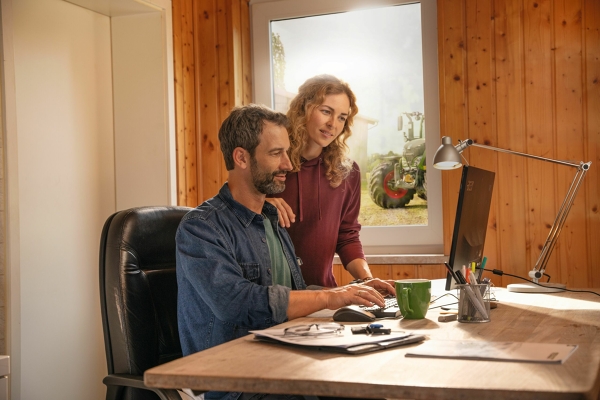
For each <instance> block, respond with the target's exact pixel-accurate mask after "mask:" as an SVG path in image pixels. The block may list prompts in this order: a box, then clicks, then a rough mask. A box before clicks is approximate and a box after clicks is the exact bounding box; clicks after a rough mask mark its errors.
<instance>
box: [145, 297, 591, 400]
mask: <svg viewBox="0 0 600 400" xmlns="http://www.w3.org/2000/svg"><path fill="white" fill-rule="evenodd" d="M494 291H495V295H496V297H497V298H498V300H499V301H500V303H499V305H498V308H496V309H494V310H492V313H491V322H489V323H480V324H477V323H475V324H467V323H459V322H456V321H454V322H446V323H444V322H438V321H437V318H438V315H439V313H440V309H439V308H438V309H431V310H430V311H429V312H428V314H427V317H426V318H425V319H423V320H402V319H400V320H387V321H384V322H383V323H384V324H385V325H386V326H387V327H392V328H394V329H402V330H407V331H413V332H416V333H422V334H425V335H427V336H428V338H429V340H436V341H444V340H465V339H467V340H486V341H514V342H540V343H564V344H577V345H579V348H578V349H577V351H575V353H574V354H573V355H572V356H571V357H570V358H569V359H568V360H567V361H566V362H565V363H564V364H559V365H549V364H537V363H522V362H502V361H474V360H455V359H431V358H407V357H405V353H406V352H407V350H408V349H409V348H412V347H413V346H418V345H411V346H406V347H398V348H394V349H389V350H384V351H380V352H375V353H370V354H364V355H358V356H352V355H340V354H333V353H326V352H320V351H315V350H310V349H298V348H290V347H286V346H283V345H278V344H271V343H264V342H258V341H255V340H253V335H249V336H246V337H243V338H240V339H237V340H234V341H231V342H228V343H225V344H223V345H221V346H218V347H214V348H212V349H208V350H205V351H202V352H200V353H196V354H192V355H190V356H187V357H184V358H181V359H179V360H175V361H172V362H170V363H168V364H164V365H161V366H159V367H156V368H153V369H150V370H148V371H146V373H145V376H144V380H145V383H146V385H148V386H150V387H162V388H182V387H189V388H193V389H199V390H223V391H239V392H255V393H256V392H259V393H289V394H305V395H322V396H345V397H357V398H369V397H374V398H388V399H391V398H395V399H403V398H411V399H456V398H471V397H472V398H479V397H481V398H486V399H517V398H519V399H540V398H543V399H599V398H600V297H598V296H595V295H593V294H583V293H553V294H532V293H512V292H508V291H506V290H505V289H494ZM596 292H599V291H598V290H596ZM447 297H448V296H446V298H447ZM433 306H435V303H434V304H432V307H433ZM323 321H324V319H315V318H302V319H297V320H294V321H291V322H288V323H286V324H283V325H281V326H286V325H287V326H289V325H297V324H299V323H307V322H323ZM466 378H469V379H466Z"/></svg>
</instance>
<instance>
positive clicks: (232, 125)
mask: <svg viewBox="0 0 600 400" xmlns="http://www.w3.org/2000/svg"><path fill="white" fill-rule="evenodd" d="M267 121H268V122H271V123H273V124H275V125H278V126H283V127H284V128H286V129H287V128H288V127H289V122H288V119H287V117H286V116H285V114H282V113H280V112H277V111H273V110H271V109H270V108H267V107H265V106H262V105H259V104H249V105H247V106H243V107H235V108H234V109H233V110H231V113H230V114H229V116H228V117H227V118H225V121H223V124H221V129H219V142H221V151H222V152H223V157H224V158H225V167H227V171H231V170H232V169H233V166H234V162H233V150H235V148H236V147H241V148H242V149H244V150H246V151H248V152H249V153H250V156H252V157H254V152H255V150H256V146H258V143H259V142H260V134H261V133H262V130H263V126H264V124H265V122H267Z"/></svg>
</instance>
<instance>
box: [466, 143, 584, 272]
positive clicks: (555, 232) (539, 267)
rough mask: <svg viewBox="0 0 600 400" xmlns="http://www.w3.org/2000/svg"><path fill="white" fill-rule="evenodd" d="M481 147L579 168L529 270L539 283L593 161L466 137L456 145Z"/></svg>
mask: <svg viewBox="0 0 600 400" xmlns="http://www.w3.org/2000/svg"><path fill="white" fill-rule="evenodd" d="M469 146H474V147H481V148H484V149H488V150H494V151H498V152H500V153H508V154H515V155H518V156H523V157H527V158H533V159H536V160H541V161H548V162H551V163H555V164H561V165H566V166H569V167H574V168H577V172H576V173H575V176H574V177H573V181H572V182H571V186H569V190H568V191H567V194H566V196H565V198H564V200H563V202H562V204H561V206H560V208H559V210H558V214H557V215H556V218H554V223H553V224H552V226H551V227H550V232H549V233H548V237H547V238H546V242H545V243H544V247H542V251H541V252H540V256H539V257H538V259H537V261H536V263H535V266H534V267H533V270H532V271H530V272H529V277H530V278H531V279H532V280H533V281H534V282H535V283H538V281H539V279H540V278H541V277H542V276H543V274H544V271H545V270H546V264H547V263H548V260H549V259H550V254H552V250H554V246H555V245H556V240H557V239H558V236H559V235H560V232H561V230H562V227H563V225H564V224H565V221H566V219H567V215H569V211H571V206H573V202H574V201H575V196H577V192H578V191H579V188H580V187H581V183H582V182H583V178H584V177H585V175H586V174H587V172H588V170H589V169H590V166H591V165H592V162H591V161H588V162H587V163H584V162H583V161H582V162H580V163H579V164H577V163H573V162H570V161H562V160H554V159H552V158H546V157H541V156H534V155H531V154H527V153H521V152H519V151H514V150H507V149H501V148H499V147H493V146H486V145H484V144H478V143H475V142H473V140H472V139H466V140H463V141H460V142H459V144H457V145H456V146H455V148H456V150H457V151H458V152H459V153H462V152H463V151H464V150H465V149H466V148H467V147H469Z"/></svg>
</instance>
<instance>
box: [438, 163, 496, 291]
mask: <svg viewBox="0 0 600 400" xmlns="http://www.w3.org/2000/svg"><path fill="white" fill-rule="evenodd" d="M495 175H496V174H495V173H494V172H491V171H486V170H484V169H481V168H475V167H472V166H464V167H463V171H462V178H461V181H460V191H459V193H458V204H457V206H456V219H455V220H454V233H453V234H452V247H451V249H450V259H449V261H448V264H449V265H450V267H451V268H452V270H453V271H460V270H461V269H462V268H463V266H469V265H470V264H471V262H475V263H476V264H477V265H478V266H479V265H480V264H481V260H482V258H483V245H484V244H485V235H486V232H487V223H488V217H489V214H490V204H491V202H492V190H493V188H494V177H495ZM455 284H456V282H454V279H452V276H451V275H450V273H448V274H447V277H446V290H451V289H453V288H454V287H455Z"/></svg>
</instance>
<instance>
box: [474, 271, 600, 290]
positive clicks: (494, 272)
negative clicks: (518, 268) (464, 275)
mask: <svg viewBox="0 0 600 400" xmlns="http://www.w3.org/2000/svg"><path fill="white" fill-rule="evenodd" d="M483 270H484V271H487V272H491V273H493V274H494V275H500V276H502V275H507V276H510V277H513V278H517V279H522V280H524V281H527V282H530V283H533V284H535V285H538V286H541V287H545V286H544V285H541V284H539V283H537V282H534V281H531V280H529V279H527V278H523V277H522V276H518V275H513V274H509V273H507V272H504V271H502V270H499V269H485V268H483ZM544 275H546V274H544ZM547 276H548V280H549V279H550V275H547ZM557 289H558V290H562V291H564V292H574V293H591V294H595V295H596V296H600V293H596V292H592V291H591V290H573V289H566V288H565V289H560V288H557Z"/></svg>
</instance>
